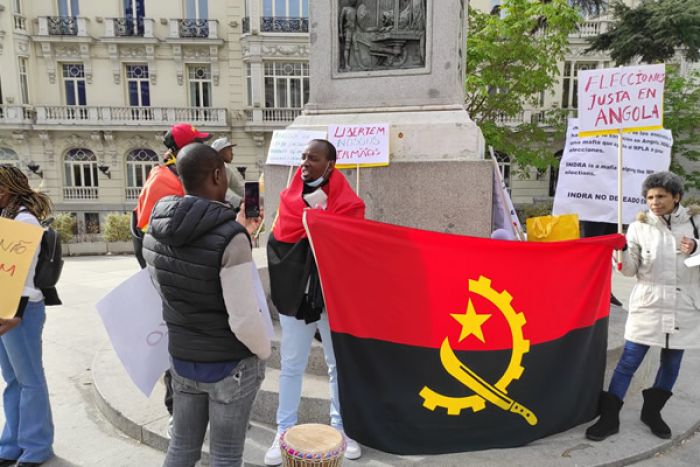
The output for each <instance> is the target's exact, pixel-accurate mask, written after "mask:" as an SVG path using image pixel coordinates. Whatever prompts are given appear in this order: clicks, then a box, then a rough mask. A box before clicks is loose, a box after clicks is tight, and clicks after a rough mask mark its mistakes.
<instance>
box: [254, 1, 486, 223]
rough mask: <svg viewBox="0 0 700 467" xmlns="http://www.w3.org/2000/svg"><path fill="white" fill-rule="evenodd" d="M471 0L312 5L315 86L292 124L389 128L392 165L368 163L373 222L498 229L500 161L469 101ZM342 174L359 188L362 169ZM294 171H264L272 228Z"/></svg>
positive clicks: (366, 186)
mask: <svg viewBox="0 0 700 467" xmlns="http://www.w3.org/2000/svg"><path fill="white" fill-rule="evenodd" d="M465 3H466V2H447V1H436V0H362V1H356V0H331V1H328V0H311V2H310V20H309V26H310V29H309V42H310V45H311V47H310V59H309V65H310V79H311V93H310V98H309V102H308V103H307V105H306V106H305V107H304V112H303V113H302V115H300V116H299V117H297V119H296V120H295V121H294V123H293V124H292V125H291V126H290V127H289V128H288V129H290V130H294V129H297V130H321V131H325V130H327V127H328V125H353V124H373V123H375V124H376V123H388V124H389V125H390V140H389V144H390V165H389V166H388V167H372V168H361V169H360V177H359V187H360V189H359V193H358V194H359V195H360V197H362V199H364V200H365V203H366V204H367V218H368V219H373V220H378V221H381V222H387V223H392V224H399V225H405V226H410V227H417V228H422V229H427V230H435V231H440V232H450V233H459V234H464V235H473V236H488V235H489V234H490V231H491V204H492V200H491V198H492V183H493V172H492V171H493V169H492V164H491V162H490V161H485V160H484V158H483V156H484V138H483V135H482V134H481V131H480V130H479V128H478V127H477V126H476V125H475V123H474V122H473V121H472V120H471V119H470V118H469V115H468V114H467V112H466V111H465V110H464V106H463V103H464V66H463V62H464V56H465V54H464V46H465V36H466V34H465V17H466V8H467V6H466V4H465ZM341 172H342V173H343V174H345V176H346V177H347V178H348V180H349V182H350V184H351V185H352V186H355V184H356V170H354V169H353V170H350V169H343V170H341ZM288 173H289V170H288V168H286V167H276V166H267V167H266V168H265V187H266V188H265V190H266V211H267V212H268V213H269V214H268V216H269V220H268V227H269V225H270V224H271V221H272V218H273V217H274V213H275V212H276V210H277V205H278V203H279V196H278V193H279V192H280V191H281V190H282V189H283V188H284V186H285V184H286V182H287V177H288Z"/></svg>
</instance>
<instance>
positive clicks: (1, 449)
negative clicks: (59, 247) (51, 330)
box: [0, 301, 53, 462]
mask: <svg viewBox="0 0 700 467" xmlns="http://www.w3.org/2000/svg"><path fill="white" fill-rule="evenodd" d="M45 321H46V309H45V308H44V302H43V301H41V302H29V303H28V304H27V308H26V309H25V310H24V317H23V318H22V323H21V324H20V325H19V326H17V327H16V328H14V329H12V330H11V331H9V332H7V333H6V334H5V335H3V336H0V344H1V345H0V367H1V368H2V377H3V379H4V380H5V383H6V387H5V391H4V393H3V409H4V411H5V427H4V428H3V430H2V435H0V458H3V459H19V460H20V461H24V462H44V461H46V460H48V459H49V458H51V457H53V447H52V445H53V419H52V418H51V405H50V404H49V389H48V386H47V385H46V375H45V374H44V366H43V363H42V358H41V332H42V330H43V329H44V322H45Z"/></svg>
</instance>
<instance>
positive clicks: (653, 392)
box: [642, 388, 673, 439]
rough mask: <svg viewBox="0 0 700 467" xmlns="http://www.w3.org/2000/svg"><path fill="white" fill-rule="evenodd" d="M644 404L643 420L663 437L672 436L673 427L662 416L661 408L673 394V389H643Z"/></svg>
mask: <svg viewBox="0 0 700 467" xmlns="http://www.w3.org/2000/svg"><path fill="white" fill-rule="evenodd" d="M642 395H643V396H644V405H643V406H642V421H643V422H644V423H645V424H646V425H647V426H648V427H649V428H651V432H652V433H654V434H655V435H656V436H658V437H659V438H662V439H670V438H671V429H670V428H669V427H668V425H666V422H664V420H663V418H661V409H663V408H664V405H665V404H666V401H667V400H668V399H669V398H670V397H671V396H672V395H673V393H672V392H671V391H666V390H665V389H659V388H649V389H645V390H644V391H642Z"/></svg>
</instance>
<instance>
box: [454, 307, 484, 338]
mask: <svg viewBox="0 0 700 467" xmlns="http://www.w3.org/2000/svg"><path fill="white" fill-rule="evenodd" d="M450 316H452V317H453V318H454V319H455V320H457V322H458V323H459V324H461V325H462V332H461V333H460V335H459V341H460V342H462V341H463V340H464V339H466V338H467V337H469V336H471V335H472V334H473V335H474V336H476V338H477V339H479V340H480V341H481V342H486V341H485V340H484V332H483V331H482V330H481V326H482V325H483V324H484V323H485V322H486V320H488V319H489V318H490V317H491V315H486V314H484V315H478V314H476V311H474V305H472V301H471V299H470V300H469V304H468V305H467V312H466V313H464V314H457V313H453V314H450Z"/></svg>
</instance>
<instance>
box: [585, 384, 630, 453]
mask: <svg viewBox="0 0 700 467" xmlns="http://www.w3.org/2000/svg"><path fill="white" fill-rule="evenodd" d="M620 409H622V401H621V400H620V399H618V397H617V396H614V395H612V394H610V393H609V392H605V391H603V392H601V393H600V418H599V419H598V421H597V422H596V423H595V424H593V425H591V426H589V427H588V429H587V430H586V438H588V439H590V440H593V441H603V440H604V439H605V438H607V437H608V436H610V435H614V434H615V433H617V432H618V431H620Z"/></svg>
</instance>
